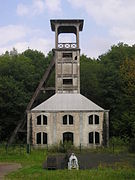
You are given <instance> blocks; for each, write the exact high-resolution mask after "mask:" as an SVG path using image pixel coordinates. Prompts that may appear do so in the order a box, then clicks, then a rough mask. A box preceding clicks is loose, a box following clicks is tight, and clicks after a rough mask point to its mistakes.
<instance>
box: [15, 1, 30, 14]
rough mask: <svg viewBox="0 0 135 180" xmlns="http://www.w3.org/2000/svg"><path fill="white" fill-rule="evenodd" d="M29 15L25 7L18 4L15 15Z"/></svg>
mask: <svg viewBox="0 0 135 180" xmlns="http://www.w3.org/2000/svg"><path fill="white" fill-rule="evenodd" d="M28 13H29V9H28V7H27V6H26V5H24V4H22V3H20V4H18V6H17V14H18V15H19V16H24V15H27V14H28Z"/></svg>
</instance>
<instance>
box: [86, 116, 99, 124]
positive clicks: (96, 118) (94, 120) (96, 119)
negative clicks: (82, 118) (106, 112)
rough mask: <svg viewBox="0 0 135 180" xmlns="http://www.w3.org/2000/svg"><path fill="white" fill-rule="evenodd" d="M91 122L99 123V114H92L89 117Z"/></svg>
mask: <svg viewBox="0 0 135 180" xmlns="http://www.w3.org/2000/svg"><path fill="white" fill-rule="evenodd" d="M88 121H89V122H88V123H89V124H99V116H98V115H95V114H93V115H90V116H89V118H88Z"/></svg>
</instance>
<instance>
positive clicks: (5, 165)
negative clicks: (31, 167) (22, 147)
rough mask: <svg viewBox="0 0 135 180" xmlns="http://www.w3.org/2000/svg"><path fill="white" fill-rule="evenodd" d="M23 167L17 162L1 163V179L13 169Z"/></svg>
mask: <svg viewBox="0 0 135 180" xmlns="http://www.w3.org/2000/svg"><path fill="white" fill-rule="evenodd" d="M19 168H21V164H17V163H0V180H2V179H4V176H5V175H6V174H8V173H10V172H12V171H16V170H17V169H19Z"/></svg>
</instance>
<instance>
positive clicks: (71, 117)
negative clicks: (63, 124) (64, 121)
mask: <svg viewBox="0 0 135 180" xmlns="http://www.w3.org/2000/svg"><path fill="white" fill-rule="evenodd" d="M69 124H73V116H71V115H69Z"/></svg>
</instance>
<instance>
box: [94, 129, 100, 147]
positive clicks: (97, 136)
mask: <svg viewBox="0 0 135 180" xmlns="http://www.w3.org/2000/svg"><path fill="white" fill-rule="evenodd" d="M99 141H100V137H99V133H98V132H95V144H99Z"/></svg>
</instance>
